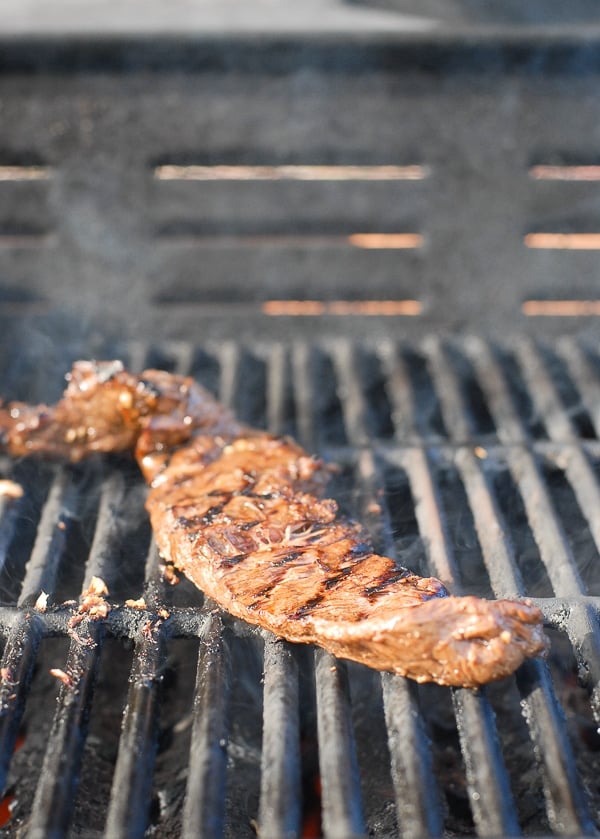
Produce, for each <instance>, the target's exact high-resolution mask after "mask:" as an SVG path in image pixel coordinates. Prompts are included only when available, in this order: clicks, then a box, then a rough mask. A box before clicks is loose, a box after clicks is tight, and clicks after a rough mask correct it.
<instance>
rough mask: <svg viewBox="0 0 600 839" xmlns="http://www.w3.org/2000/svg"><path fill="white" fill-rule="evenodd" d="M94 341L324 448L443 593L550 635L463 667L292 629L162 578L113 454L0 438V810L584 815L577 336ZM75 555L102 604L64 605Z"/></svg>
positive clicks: (73, 585) (264, 821)
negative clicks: (40, 605)
mask: <svg viewBox="0 0 600 839" xmlns="http://www.w3.org/2000/svg"><path fill="white" fill-rule="evenodd" d="M78 350H81V348H78ZM105 351H106V352H107V353H108V352H109V353H110V354H111V355H114V354H116V352H118V354H119V355H120V356H121V357H122V358H123V359H124V361H125V362H126V363H127V364H128V365H129V366H130V367H131V368H132V369H134V370H138V371H139V370H141V369H143V368H144V367H147V366H160V367H163V368H166V369H171V370H177V371H178V372H185V373H191V374H193V375H194V376H196V377H197V378H198V379H199V380H200V381H202V382H203V383H204V384H205V385H207V386H208V387H209V388H211V389H212V390H213V391H214V392H215V393H217V395H218V396H219V397H220V398H221V399H222V400H223V401H224V402H225V403H226V404H228V405H230V406H231V407H232V408H234V409H235V410H236V412H237V413H238V415H239V416H240V417H241V418H242V419H243V420H245V421H247V422H250V423H253V424H255V425H258V426H262V427H267V428H269V429H270V430H272V431H273V432H276V433H283V434H293V435H294V436H295V437H296V438H297V439H299V440H300V441H301V442H302V444H303V445H304V446H305V447H306V448H308V449H309V450H311V451H314V452H318V453H320V454H322V455H323V456H325V457H326V458H329V459H331V460H334V461H336V462H338V463H339V464H340V472H339V474H338V475H336V476H335V478H334V480H333V487H332V490H333V493H334V494H335V496H336V497H337V499H338V501H339V503H340V506H341V507H342V509H343V510H344V511H346V512H350V513H352V514H353V515H355V516H357V517H359V518H361V519H362V520H363V521H365V523H366V524H367V525H368V526H369V527H370V528H371V531H372V533H373V537H374V540H375V543H376V545H377V546H378V548H380V549H382V550H384V551H386V552H388V553H389V554H390V555H395V556H396V557H397V558H398V560H400V561H401V562H402V563H403V564H406V565H408V566H409V567H412V568H413V569H415V570H416V571H418V572H420V573H423V574H429V573H431V574H435V575H436V576H438V577H440V578H441V579H442V580H443V581H444V582H445V583H446V584H447V585H448V586H449V588H450V589H451V590H452V591H453V592H454V593H474V594H478V595H481V596H484V597H506V596H508V597H530V598H532V599H533V600H534V602H535V603H536V604H538V605H539V606H540V608H541V609H542V610H543V612H544V615H545V618H546V621H547V624H548V632H549V634H550V636H551V639H552V642H553V644H552V653H551V655H550V657H549V659H548V661H546V662H542V661H534V662H530V663H528V664H526V665H525V666H523V667H522V668H521V669H520V670H519V672H518V673H517V675H516V677H513V678H511V679H508V680H504V681H503V682H502V683H500V684H498V685H494V686H491V687H489V688H487V689H483V690H480V691H478V692H474V691H468V690H462V689H460V690H450V689H445V688H438V687H436V686H420V687H417V686H416V685H414V684H412V683H409V682H407V681H406V680H404V679H402V678H400V677H395V676H391V675H389V674H379V673H375V672H372V671H370V670H369V669H368V668H365V667H361V666H359V665H354V664H350V665H349V664H346V663H344V662H342V661H338V660H336V659H334V658H333V657H332V656H330V655H329V654H327V653H325V652H323V651H321V650H315V649H312V648H308V647H294V646H291V645H288V644H286V643H284V642H282V641H280V640H277V639H275V638H274V637H272V636H270V635H267V634H266V633H261V632H259V631H257V630H253V629H249V628H247V627H244V626H243V625H241V624H240V623H239V622H235V621H233V620H232V619H230V618H229V617H228V616H227V615H224V614H222V613H221V612H220V611H219V610H218V609H217V608H216V607H215V606H214V604H213V603H211V602H203V600H202V596H201V595H200V593H199V592H197V591H196V590H195V589H194V588H193V587H192V586H191V585H189V584H188V583H187V582H186V581H185V580H182V581H181V582H180V583H179V584H178V585H176V586H170V585H168V583H167V582H166V581H165V580H164V579H163V575H162V569H161V563H160V560H159V558H158V556H157V554H156V551H155V549H154V547H153V544H152V541H151V536H150V532H149V528H148V524H147V522H146V519H145V514H144V510H143V500H144V488H143V486H142V484H141V481H140V479H139V477H138V476H137V474H136V471H135V469H134V467H133V466H132V464H130V463H128V462H126V461H120V460H111V459H108V460H105V461H102V462H93V463H89V464H85V465H84V466H82V467H76V468H75V467H61V466H51V465H48V464H36V463H31V462H26V461H23V462H19V463H14V464H13V463H10V462H9V461H5V462H4V463H3V466H4V474H5V475H6V476H10V477H12V478H13V479H14V480H16V481H18V482H19V483H21V484H22V485H23V487H24V488H25V494H24V496H23V498H21V499H17V500H15V499H7V498H4V499H2V508H1V517H0V599H1V602H2V606H1V607H0V634H1V637H2V642H3V655H2V661H1V664H0V667H1V669H0V677H1V682H0V779H1V784H0V785H1V786H2V787H3V789H4V793H5V798H4V799H3V801H2V806H1V807H0V816H1V818H2V819H3V826H2V828H1V829H0V835H7V836H8V835H19V836H20V835H26V836H29V837H48V836H66V835H72V836H106V837H111V838H112V837H118V836H127V837H130V836H131V837H134V836H143V835H148V836H161V837H162V836H184V837H197V836H206V837H213V836H214V837H217V836H227V837H233V836H236V837H244V836H248V837H251V836H254V835H259V836H260V837H261V839H281V837H300V836H305V837H308V836H318V835H323V836H325V837H328V839H338V837H339V839H342V837H343V839H348V838H349V837H353V836H366V835H371V836H375V837H389V836H402V837H409V839H410V838H411V837H414V839H416V837H422V836H440V835H445V834H456V833H459V834H461V835H473V836H474V835H477V836H516V835H520V834H523V833H528V834H533V835H545V836H547V835H572V836H591V835H595V833H596V831H597V828H598V826H599V819H598V814H599V812H600V787H599V785H598V777H599V772H598V769H599V768H600V737H599V736H598V726H599V725H600V692H599V678H600V633H599V627H598V607H599V605H600V557H599V552H600V512H599V511H600V485H599V482H598V470H599V466H600V442H599V436H600V347H599V346H598V345H592V344H590V343H585V344H583V343H581V342H578V341H577V340H576V339H574V338H567V339H563V340H558V341H556V342H553V343H552V344H537V343H534V342H532V341H530V340H528V339H525V338H523V339H520V340H518V341H516V342H513V343H512V344H511V345H510V346H506V345H500V344H491V343H489V342H486V341H484V340H482V339H479V338H474V337H472V338H464V339H455V340H452V341H451V342H442V341H441V340H438V339H436V338H429V339H425V340H423V341H422V342H421V343H418V344H416V343H415V344H410V345H407V344H402V343H397V342H394V341H392V340H386V341H382V342H378V343H372V344H371V343H368V342H358V341H338V340H336V341H331V342H327V341H321V342H311V343H302V342H297V343H270V342H269V343H264V344H261V343H256V344H253V345H252V346H248V347H246V346H243V345H241V344H238V343H236V342H226V343H220V344H216V343H215V344H214V345H213V344H204V345H201V346H195V345H192V344H190V343H183V342H182V343H176V342H175V343H168V344H161V345H159V346H156V345H151V344H127V345H123V346H120V347H116V346H113V347H110V348H105ZM69 361H70V359H65V360H64V365H65V367H64V369H65V371H66V369H67V365H68V362H69ZM19 363H20V364H22V362H19ZM3 369H4V371H5V372H4V381H3V383H2V385H3V389H4V392H5V393H6V395H7V396H8V397H11V396H14V395H15V393H16V391H26V392H25V393H23V392H18V393H16V395H18V396H21V397H23V396H25V395H26V396H27V397H28V398H29V399H32V400H37V399H40V400H49V399H53V398H55V396H56V395H57V393H58V392H59V390H60V386H61V381H60V374H59V372H58V370H57V372H56V380H51V379H41V378H40V377H36V375H34V373H33V371H34V369H35V366H34V365H33V364H32V365H31V375H30V376H29V379H27V377H26V376H25V378H23V376H17V375H16V374H17V372H18V370H17V369H16V368H15V365H14V364H13V365H11V364H10V363H7V365H6V366H5V367H4V368H3ZM19 370H20V372H21V373H23V372H24V368H23V367H21V368H19ZM11 389H12V390H14V391H15V393H11ZM92 575H96V576H99V577H102V578H103V579H104V580H105V581H106V583H107V585H108V588H109V590H110V596H109V600H110V601H111V603H112V604H113V608H112V611H111V612H110V613H109V615H108V617H107V618H106V620H104V621H95V622H92V621H87V620H85V621H83V622H82V623H81V624H79V625H78V626H77V627H76V631H75V632H73V631H69V619H70V617H71V616H72V614H73V611H74V609H76V605H77V604H76V601H77V599H78V597H79V596H80V595H81V593H82V591H83V589H85V587H86V586H87V585H88V583H89V580H90V578H91V576H92ZM42 591H43V592H46V593H48V594H49V599H48V607H47V609H46V610H45V611H40V610H39V609H36V608H35V607H34V604H35V603H36V601H37V599H38V597H39V595H40V593H41V592H42ZM142 597H143V599H144V601H145V605H144V606H143V607H142V608H141V609H140V608H135V607H134V606H133V605H126V601H127V600H128V599H138V598H142ZM50 669H58V670H61V671H63V673H64V674H66V675H65V676H64V677H63V680H62V681H61V680H60V679H57V678H54V677H53V676H52V675H50V672H49V671H50ZM63 682H64V683H63Z"/></svg>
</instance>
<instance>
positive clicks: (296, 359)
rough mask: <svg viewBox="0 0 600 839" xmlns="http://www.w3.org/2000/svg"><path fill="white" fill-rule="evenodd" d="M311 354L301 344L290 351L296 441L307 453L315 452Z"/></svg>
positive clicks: (307, 347)
mask: <svg viewBox="0 0 600 839" xmlns="http://www.w3.org/2000/svg"><path fill="white" fill-rule="evenodd" d="M311 363H312V352H311V349H310V348H309V346H308V345H307V344H305V343H303V342H297V343H295V344H294V346H293V350H292V371H293V373H292V374H293V377H294V398H295V408H296V425H297V428H298V440H299V442H300V443H301V444H302V445H303V446H304V447H305V448H306V450H307V451H311V452H314V451H316V448H317V447H316V435H315V424H314V413H313V408H314V404H315V400H314V395H313V389H312V376H311V369H310V368H311Z"/></svg>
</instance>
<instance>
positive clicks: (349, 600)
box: [0, 362, 547, 687]
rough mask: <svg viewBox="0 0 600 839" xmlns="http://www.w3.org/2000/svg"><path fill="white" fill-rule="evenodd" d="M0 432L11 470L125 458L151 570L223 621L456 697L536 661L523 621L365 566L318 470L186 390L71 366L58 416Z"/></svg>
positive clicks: (2, 419)
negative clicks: (156, 563) (145, 489)
mask: <svg viewBox="0 0 600 839" xmlns="http://www.w3.org/2000/svg"><path fill="white" fill-rule="evenodd" d="M0 427H1V428H2V429H3V430H4V437H5V444H6V446H7V448H8V450H9V451H10V452H11V453H12V454H14V455H23V454H30V453H39V454H50V455H56V456H60V457H63V458H67V459H70V460H79V459H81V458H82V457H84V456H86V455H87V454H89V453H90V452H93V451H103V452H104V451H116V450H127V449H134V450H135V454H136V457H137V459H138V462H139V464H140V467H141V469H142V472H143V473H144V475H145V477H146V479H147V481H148V483H149V484H150V491H149V494H148V500H147V507H148V510H149V513H150V517H151V521H152V527H153V530H154V534H155V538H156V540H157V543H158V546H159V549H160V552H161V555H162V556H163V557H164V558H165V559H166V560H167V561H169V562H171V563H173V565H175V566H176V567H177V568H178V569H180V570H181V571H183V572H184V573H185V574H186V575H187V576H188V577H189V578H190V579H191V580H192V581H193V582H194V583H195V584H196V585H197V586H198V587H199V588H201V589H202V590H203V591H204V592H205V593H206V594H207V595H209V596H210V597H212V598H213V599H214V600H216V601H217V602H218V603H219V604H220V605H221V606H223V608H225V609H227V610H228V611H229V612H231V613H232V614H233V615H236V616H237V617H240V618H243V619H244V620H246V621H248V622H250V623H253V624H258V625H260V626H263V627H265V628H267V629H269V630H271V631H273V632H275V633H277V634H278V635H280V636H283V637H285V638H287V639H289V640H291V641H301V642H313V643H316V644H319V645H320V646H322V647H325V648H326V649H328V650H330V651H331V652H333V653H335V654H336V655H338V656H341V657H344V658H349V659H353V660H355V661H360V662H363V663H365V664H367V665H369V666H371V667H375V668H378V669H381V670H391V671H393V672H396V673H400V674H402V675H405V676H409V677H411V678H414V679H416V680H417V681H421V682H425V681H435V682H438V683H439V684H446V685H460V686H465V687H473V686H477V685H480V684H483V683H485V682H488V681H492V680H495V679H499V678H502V677H503V676H506V675H508V674H509V673H512V672H513V671H514V670H515V669H516V667H518V666H519V664H521V662H522V661H523V660H524V659H525V658H527V657H529V656H535V655H540V654H543V653H544V652H545V650H546V646H547V642H546V638H545V636H544V633H543V630H542V626H541V614H540V612H539V611H538V610H537V609H535V608H534V607H533V606H531V605H529V604H527V603H522V602H513V601H486V600H481V599H478V598H475V597H449V596H448V595H447V592H446V590H445V589H444V587H443V586H442V584H441V583H440V582H439V581H438V580H436V579H433V578H423V577H418V576H416V575H415V574H413V573H411V572H410V571H408V570H407V569H405V568H402V567H399V566H398V564H397V563H396V562H394V560H392V559H390V558H388V557H384V556H380V555H378V554H375V553H373V550H372V546H371V544H370V541H369V536H368V534H367V533H366V531H365V530H364V529H363V528H362V527H361V526H360V525H359V524H357V523H356V522H353V521H349V520H346V519H344V518H342V517H340V516H339V515H338V512H337V506H336V503H335V501H333V500H332V499H329V498H324V497H322V496H323V493H324V487H325V485H326V483H327V477H328V470H327V468H326V466H325V465H324V464H323V463H322V462H321V461H319V460H318V459H315V458H313V457H311V456H309V455H308V454H307V453H306V452H305V451H303V449H301V448H300V447H299V446H298V445H297V444H296V443H294V442H293V441H291V440H288V439H282V438H278V437H274V436H272V435H270V434H267V433H265V432H260V431H257V430H255V429H250V428H247V427H245V426H242V425H241V424H239V423H238V422H237V421H236V420H235V418H234V417H233V416H232V415H231V414H230V413H229V412H227V411H226V410H225V409H224V408H223V407H222V406H221V405H219V403H218V402H216V401H215V400H214V399H213V398H212V396H211V395H210V394H209V393H207V392H206V391H205V390H204V389H203V388H201V387H200V386H199V385H198V384H196V383H194V382H193V381H192V380H191V379H188V378H184V377H179V376H174V375H170V374H168V373H164V372H161V371H155V370H149V371H146V372H144V373H143V374H142V375H141V376H139V377H136V376H132V375H131V374H129V373H127V372H126V371H124V370H123V369H122V366H121V365H120V364H118V363H117V362H110V363H106V362H105V363H102V364H93V363H90V362H79V363H78V364H76V365H75V367H74V369H73V372H72V374H71V376H70V381H69V386H68V388H67V391H66V393H65V396H64V398H63V399H62V400H61V401H60V402H59V403H58V404H57V405H56V406H55V407H53V408H47V407H45V406H41V407H29V406H25V405H17V404H12V405H9V406H7V407H6V408H5V409H4V410H3V411H2V415H1V416H0Z"/></svg>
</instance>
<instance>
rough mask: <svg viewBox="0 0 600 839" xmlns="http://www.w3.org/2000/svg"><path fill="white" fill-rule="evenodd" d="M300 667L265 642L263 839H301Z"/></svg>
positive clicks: (281, 646) (281, 645)
mask: <svg viewBox="0 0 600 839" xmlns="http://www.w3.org/2000/svg"><path fill="white" fill-rule="evenodd" d="M299 726H300V719H299V692H298V664H297V662H296V659H295V657H294V651H293V649H292V647H291V646H290V645H289V644H286V643H285V642H284V641H281V640H279V639H277V638H275V637H273V636H270V637H268V638H267V639H266V640H265V652H264V692H263V741H262V757H261V772H260V778H261V789H260V806H259V817H258V824H259V833H260V836H261V839H281V837H294V836H298V835H299V834H300V829H301V815H302V814H301V800H302V797H301V786H300V785H301V777H300V774H301V773H300V738H299Z"/></svg>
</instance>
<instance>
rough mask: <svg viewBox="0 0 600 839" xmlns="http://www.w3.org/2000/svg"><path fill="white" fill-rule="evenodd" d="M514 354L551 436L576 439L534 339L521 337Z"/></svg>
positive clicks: (568, 440)
mask: <svg viewBox="0 0 600 839" xmlns="http://www.w3.org/2000/svg"><path fill="white" fill-rule="evenodd" d="M515 355H516V357H517V359H518V361H519V365H520V367H521V370H522V372H523V375H524V377H525V383H526V384H527V388H528V390H529V392H530V394H531V398H532V399H533V402H534V407H535V409H536V410H537V413H538V415H539V416H540V417H541V418H542V420H543V422H544V425H545V426H546V428H547V429H548V432H549V434H550V437H551V438H552V439H553V440H557V441H558V442H563V443H564V442H572V441H574V440H576V439H577V434H576V433H575V429H574V428H573V424H572V422H571V420H570V419H569V417H568V416H567V413H566V411H565V410H564V407H563V405H562V404H561V401H560V398H559V397H558V394H557V393H556V391H555V389H554V385H553V383H552V380H551V378H550V375H549V373H548V370H547V368H546V365H545V364H544V362H543V360H542V357H541V355H540V352H539V349H538V347H537V346H536V344H535V343H534V342H533V341H530V340H525V339H521V340H519V341H518V342H517V344H516V346H515Z"/></svg>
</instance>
